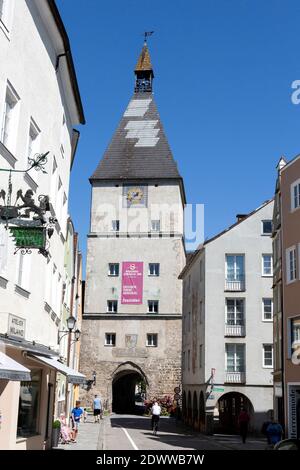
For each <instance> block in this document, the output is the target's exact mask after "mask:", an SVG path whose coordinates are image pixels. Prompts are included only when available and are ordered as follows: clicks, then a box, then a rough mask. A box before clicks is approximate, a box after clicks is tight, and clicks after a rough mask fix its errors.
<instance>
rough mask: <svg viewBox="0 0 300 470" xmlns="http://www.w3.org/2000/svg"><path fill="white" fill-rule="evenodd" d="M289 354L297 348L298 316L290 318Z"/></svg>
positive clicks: (298, 337) (299, 339)
mask: <svg viewBox="0 0 300 470" xmlns="http://www.w3.org/2000/svg"><path fill="white" fill-rule="evenodd" d="M290 325H291V354H293V352H294V350H295V349H296V348H297V349H298V348H299V344H300V318H299V317H298V318H291V319H290Z"/></svg>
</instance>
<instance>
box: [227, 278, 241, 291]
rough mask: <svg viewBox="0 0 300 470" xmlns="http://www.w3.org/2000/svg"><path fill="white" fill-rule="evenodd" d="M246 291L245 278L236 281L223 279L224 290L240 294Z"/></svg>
mask: <svg viewBox="0 0 300 470" xmlns="http://www.w3.org/2000/svg"><path fill="white" fill-rule="evenodd" d="M245 289H246V284H245V276H244V275H241V276H239V277H238V278H236V279H225V290H226V291H230V292H241V291H244V290H245Z"/></svg>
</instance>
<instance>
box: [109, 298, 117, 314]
mask: <svg viewBox="0 0 300 470" xmlns="http://www.w3.org/2000/svg"><path fill="white" fill-rule="evenodd" d="M107 312H108V313H117V312H118V301H117V300H108V301H107Z"/></svg>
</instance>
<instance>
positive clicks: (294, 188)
mask: <svg viewBox="0 0 300 470" xmlns="http://www.w3.org/2000/svg"><path fill="white" fill-rule="evenodd" d="M298 207H300V179H298V180H297V181H295V182H294V183H293V184H292V185H291V210H295V209H297V208H298Z"/></svg>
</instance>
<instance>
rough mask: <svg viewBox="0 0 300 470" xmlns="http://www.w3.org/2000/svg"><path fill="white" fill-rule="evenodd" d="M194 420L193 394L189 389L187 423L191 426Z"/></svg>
mask: <svg viewBox="0 0 300 470" xmlns="http://www.w3.org/2000/svg"><path fill="white" fill-rule="evenodd" d="M192 421H193V412H192V395H191V392H190V391H189V393H188V403H187V423H188V425H189V426H191V425H192Z"/></svg>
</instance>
